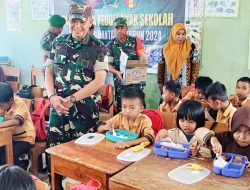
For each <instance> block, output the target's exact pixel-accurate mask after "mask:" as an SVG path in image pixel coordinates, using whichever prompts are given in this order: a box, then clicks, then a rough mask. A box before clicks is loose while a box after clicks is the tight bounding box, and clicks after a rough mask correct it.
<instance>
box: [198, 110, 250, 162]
mask: <svg viewBox="0 0 250 190" xmlns="http://www.w3.org/2000/svg"><path fill="white" fill-rule="evenodd" d="M195 136H196V138H197V139H200V140H202V141H203V142H204V143H205V144H206V145H207V146H210V145H211V146H210V147H211V148H212V150H213V152H214V153H215V154H217V156H220V155H221V154H222V152H229V153H235V154H240V155H243V156H247V158H248V160H250V107H242V108H239V109H238V110H237V111H236V112H235V113H234V115H233V119H232V131H227V132H221V133H218V134H214V132H213V131H210V130H209V129H206V128H202V129H197V130H196V131H195Z"/></svg>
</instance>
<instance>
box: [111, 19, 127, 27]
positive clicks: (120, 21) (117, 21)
mask: <svg viewBox="0 0 250 190" xmlns="http://www.w3.org/2000/svg"><path fill="white" fill-rule="evenodd" d="M117 26H127V19H126V18H124V17H118V18H116V19H115V20H114V22H113V27H117Z"/></svg>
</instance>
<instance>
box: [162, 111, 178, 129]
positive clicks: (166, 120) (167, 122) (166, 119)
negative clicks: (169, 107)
mask: <svg viewBox="0 0 250 190" xmlns="http://www.w3.org/2000/svg"><path fill="white" fill-rule="evenodd" d="M161 115H162V117H163V125H164V128H165V129H172V128H174V127H176V113H171V112H161Z"/></svg>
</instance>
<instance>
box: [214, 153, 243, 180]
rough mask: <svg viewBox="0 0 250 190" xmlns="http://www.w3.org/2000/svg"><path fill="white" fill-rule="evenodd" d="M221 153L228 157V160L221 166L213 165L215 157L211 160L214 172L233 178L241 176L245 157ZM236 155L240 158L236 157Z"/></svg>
mask: <svg viewBox="0 0 250 190" xmlns="http://www.w3.org/2000/svg"><path fill="white" fill-rule="evenodd" d="M223 154H224V155H226V156H228V157H230V158H229V161H228V163H227V165H226V166H224V167H223V168H221V167H217V166H215V165H214V162H215V160H216V158H215V159H214V162H213V169H214V173H216V174H220V175H223V176H227V177H235V178H237V177H240V176H242V174H243V173H244V170H245V167H246V161H247V160H246V157H245V156H242V155H239V154H232V153H223ZM237 157H238V158H241V159H238V158H237Z"/></svg>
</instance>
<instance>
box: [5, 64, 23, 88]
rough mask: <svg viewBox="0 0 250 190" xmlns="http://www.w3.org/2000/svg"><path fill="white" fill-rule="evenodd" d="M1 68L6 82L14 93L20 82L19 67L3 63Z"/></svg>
mask: <svg viewBox="0 0 250 190" xmlns="http://www.w3.org/2000/svg"><path fill="white" fill-rule="evenodd" d="M2 69H3V72H4V75H5V78H6V81H7V83H8V84H9V85H10V86H11V88H12V89H13V91H14V93H16V92H17V90H18V89H19V87H20V84H21V69H20V68H18V67H11V66H7V65H3V66H2Z"/></svg>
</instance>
